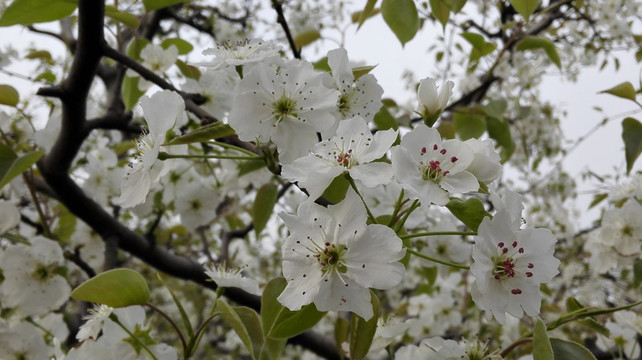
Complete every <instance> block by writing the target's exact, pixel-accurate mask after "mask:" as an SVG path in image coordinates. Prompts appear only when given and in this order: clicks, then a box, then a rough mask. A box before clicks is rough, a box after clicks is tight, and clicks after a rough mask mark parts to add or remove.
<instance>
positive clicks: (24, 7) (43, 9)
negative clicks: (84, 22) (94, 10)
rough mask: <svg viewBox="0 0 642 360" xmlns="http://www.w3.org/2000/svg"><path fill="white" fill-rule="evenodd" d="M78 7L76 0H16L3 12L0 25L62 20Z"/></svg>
mask: <svg viewBox="0 0 642 360" xmlns="http://www.w3.org/2000/svg"><path fill="white" fill-rule="evenodd" d="M76 7H78V2H77V1H76V0H14V1H13V2H12V3H11V4H10V5H9V6H7V8H6V9H5V10H4V13H2V16H1V17H0V26H11V25H31V24H35V23H43V22H50V21H55V20H60V19H62V18H64V17H67V16H69V15H71V14H72V13H73V12H74V10H76Z"/></svg>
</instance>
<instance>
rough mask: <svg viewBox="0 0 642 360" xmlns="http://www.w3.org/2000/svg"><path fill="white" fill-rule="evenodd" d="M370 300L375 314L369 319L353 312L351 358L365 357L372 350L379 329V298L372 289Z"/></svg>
mask: <svg viewBox="0 0 642 360" xmlns="http://www.w3.org/2000/svg"><path fill="white" fill-rule="evenodd" d="M370 302H371V303H372V312H373V315H372V317H371V318H370V319H369V320H367V321H366V320H364V319H363V318H361V316H359V315H357V314H352V321H351V324H350V359H356V360H358V359H363V358H365V357H366V355H367V354H368V350H370V345H372V339H373V338H374V335H375V331H376V330H377V320H378V319H379V299H377V296H376V295H375V294H374V293H373V292H372V291H370Z"/></svg>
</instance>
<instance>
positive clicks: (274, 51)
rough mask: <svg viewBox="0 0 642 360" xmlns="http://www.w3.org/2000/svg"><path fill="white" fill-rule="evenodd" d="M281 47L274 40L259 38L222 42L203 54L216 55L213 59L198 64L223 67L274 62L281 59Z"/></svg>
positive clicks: (214, 67) (217, 67)
mask: <svg viewBox="0 0 642 360" xmlns="http://www.w3.org/2000/svg"><path fill="white" fill-rule="evenodd" d="M280 49H281V47H280V46H278V45H277V44H275V43H273V42H270V41H267V42H266V41H262V40H257V39H253V40H250V41H244V42H237V43H236V44H230V43H222V44H219V45H217V46H216V47H215V48H209V49H206V50H204V51H203V55H214V59H213V60H212V61H209V62H201V63H197V64H196V65H198V66H206V67H210V68H213V69H221V68H224V67H230V66H232V67H234V66H241V65H248V64H258V63H263V64H272V63H277V62H278V61H279V59H280V55H279V50H280Z"/></svg>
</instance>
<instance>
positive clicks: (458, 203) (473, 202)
mask: <svg viewBox="0 0 642 360" xmlns="http://www.w3.org/2000/svg"><path fill="white" fill-rule="evenodd" d="M446 207H447V208H448V210H450V212H451V213H452V214H453V215H455V217H456V218H457V219H459V220H461V222H463V223H464V224H465V225H466V226H468V228H470V229H471V230H473V231H477V228H478V227H479V224H481V222H482V220H484V217H486V216H490V214H489V213H488V212H487V211H486V210H485V209H484V203H482V201H481V200H479V199H477V198H470V199H468V200H461V199H457V198H450V202H449V203H448V205H446Z"/></svg>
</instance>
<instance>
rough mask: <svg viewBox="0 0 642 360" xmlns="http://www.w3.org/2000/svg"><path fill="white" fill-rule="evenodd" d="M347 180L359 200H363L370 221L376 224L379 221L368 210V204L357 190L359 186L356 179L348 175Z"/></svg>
mask: <svg viewBox="0 0 642 360" xmlns="http://www.w3.org/2000/svg"><path fill="white" fill-rule="evenodd" d="M346 179H347V180H348V182H349V183H350V186H351V187H352V189H354V192H355V193H357V195H358V196H359V199H361V202H362V203H363V206H365V208H366V212H367V213H368V217H369V218H370V221H372V223H373V224H376V223H377V219H376V218H375V217H374V215H372V212H371V211H370V208H368V204H366V201H365V200H363V196H361V193H360V192H359V189H357V184H355V182H354V179H353V178H352V176H350V174H346Z"/></svg>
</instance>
